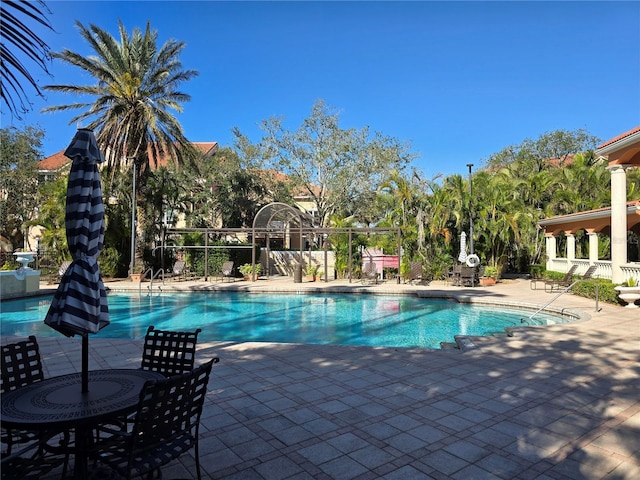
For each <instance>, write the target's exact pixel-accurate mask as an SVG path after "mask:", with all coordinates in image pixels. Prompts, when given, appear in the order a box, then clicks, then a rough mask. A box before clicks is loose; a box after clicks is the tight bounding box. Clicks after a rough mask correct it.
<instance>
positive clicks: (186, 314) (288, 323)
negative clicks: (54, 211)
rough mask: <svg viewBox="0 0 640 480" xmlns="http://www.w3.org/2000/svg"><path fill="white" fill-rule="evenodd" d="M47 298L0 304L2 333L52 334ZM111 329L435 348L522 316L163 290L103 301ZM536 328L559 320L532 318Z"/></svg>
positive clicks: (405, 301)
mask: <svg viewBox="0 0 640 480" xmlns="http://www.w3.org/2000/svg"><path fill="white" fill-rule="evenodd" d="M51 298H52V297H38V298H32V299H21V300H11V301H5V302H2V304H0V322H1V331H2V335H16V336H27V335H36V336H40V337H52V336H58V335H60V334H59V333H57V332H56V331H54V330H53V329H51V328H50V327H48V326H46V325H45V324H44V317H45V315H46V313H47V311H48V309H49V305H50V304H51ZM108 299H109V313H110V318H111V324H110V325H109V326H107V327H106V328H104V329H102V330H101V331H100V332H99V333H97V334H96V335H95V337H96V338H98V337H101V338H143V337H144V334H145V332H146V330H147V327H148V326H149V325H155V327H156V328H159V329H164V330H194V329H196V328H198V327H199V328H202V333H201V334H200V336H199V339H201V340H202V341H237V342H248V341H255V342H279V343H306V344H332V345H368V346H394V347H422V348H440V342H452V341H453V339H454V338H453V337H454V335H490V334H492V333H495V332H504V328H505V327H508V326H516V325H522V324H521V322H520V319H521V318H523V317H526V316H528V315H529V312H526V311H522V310H518V309H503V308H496V307H485V306H474V305H465V304H458V303H456V302H452V301H448V300H434V299H428V300H427V299H422V298H418V297H414V296H386V295H349V294H343V295H313V294H304V295H295V294H279V295H271V294H248V293H218V292H209V293H191V294H188V293H171V294H160V295H156V296H139V295H127V294H114V293H111V294H109V296H108ZM536 319H537V321H536V323H538V324H540V323H549V324H551V323H563V322H564V320H563V319H562V318H561V317H554V316H550V315H537V316H536Z"/></svg>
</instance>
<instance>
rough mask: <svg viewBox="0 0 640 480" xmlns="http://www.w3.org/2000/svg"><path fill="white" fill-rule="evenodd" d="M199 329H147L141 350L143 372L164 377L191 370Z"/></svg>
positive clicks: (151, 327) (152, 327)
mask: <svg viewBox="0 0 640 480" xmlns="http://www.w3.org/2000/svg"><path fill="white" fill-rule="evenodd" d="M201 331H202V330H201V329H199V328H198V329H197V330H195V331H194V332H175V331H170V330H156V329H155V327H154V326H153V325H151V326H150V327H149V328H148V329H147V334H146V335H145V337H144V345H143V347H142V348H143V349H142V365H141V368H142V369H143V370H151V371H154V372H159V373H161V374H163V375H164V376H166V377H170V376H173V375H180V374H183V373H186V372H190V371H191V370H193V366H194V364H195V359H196V343H197V342H198V334H199V333H200V332H201Z"/></svg>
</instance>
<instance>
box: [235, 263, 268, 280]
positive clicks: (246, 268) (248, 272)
mask: <svg viewBox="0 0 640 480" xmlns="http://www.w3.org/2000/svg"><path fill="white" fill-rule="evenodd" d="M238 271H239V272H240V273H241V274H242V276H243V277H244V279H245V280H251V277H252V275H255V276H256V278H257V277H259V276H260V274H261V273H262V264H260V263H256V264H255V265H253V268H252V265H251V264H250V263H245V264H243V265H240V266H239V267H238Z"/></svg>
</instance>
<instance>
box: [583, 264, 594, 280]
mask: <svg viewBox="0 0 640 480" xmlns="http://www.w3.org/2000/svg"><path fill="white" fill-rule="evenodd" d="M597 270H598V266H597V265H591V266H590V267H589V268H587V271H586V272H584V275H582V280H589V279H590V278H593V274H594V273H596V271H597Z"/></svg>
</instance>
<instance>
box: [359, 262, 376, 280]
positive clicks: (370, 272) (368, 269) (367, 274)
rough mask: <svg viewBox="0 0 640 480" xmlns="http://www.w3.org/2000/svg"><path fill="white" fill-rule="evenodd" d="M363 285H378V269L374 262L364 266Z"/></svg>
mask: <svg viewBox="0 0 640 480" xmlns="http://www.w3.org/2000/svg"><path fill="white" fill-rule="evenodd" d="M361 280H362V283H375V284H377V283H378V267H377V266H376V264H375V263H373V262H368V263H365V264H364V265H363V266H362V278H361Z"/></svg>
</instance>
